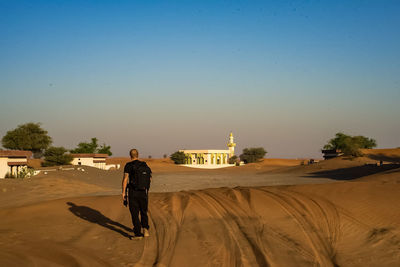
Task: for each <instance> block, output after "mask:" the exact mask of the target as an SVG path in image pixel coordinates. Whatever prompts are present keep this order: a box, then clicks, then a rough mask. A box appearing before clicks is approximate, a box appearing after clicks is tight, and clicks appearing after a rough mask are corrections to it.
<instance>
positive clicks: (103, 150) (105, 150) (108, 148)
mask: <svg viewBox="0 0 400 267" xmlns="http://www.w3.org/2000/svg"><path fill="white" fill-rule="evenodd" d="M97 153H100V154H107V155H109V156H111V155H112V152H111V146H107V145H106V144H104V143H103V145H102V146H101V147H100V148H99V149H98V150H97Z"/></svg>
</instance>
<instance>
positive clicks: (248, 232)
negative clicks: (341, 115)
mask: <svg viewBox="0 0 400 267" xmlns="http://www.w3.org/2000/svg"><path fill="white" fill-rule="evenodd" d="M364 153H365V156H364V157H362V158H357V159H355V160H348V159H343V158H337V159H332V160H329V161H321V162H319V163H316V164H312V165H308V166H307V165H306V166H301V165H300V161H298V160H297V161H296V160H279V159H268V160H267V159H266V160H264V161H262V162H260V163H256V164H249V165H246V166H241V167H232V168H227V169H219V170H198V169H192V168H185V167H182V166H177V165H174V164H172V163H171V162H170V161H169V160H166V159H152V160H146V161H148V163H149V165H150V167H151V168H152V169H153V172H154V176H153V184H152V188H151V193H150V197H149V209H150V214H149V215H150V224H151V225H150V227H151V229H150V234H151V236H150V237H149V238H145V239H144V240H131V239H130V236H131V235H132V234H133V233H132V229H131V227H132V223H131V220H130V215H129V211H128V209H127V208H126V207H124V206H123V205H122V199H121V196H120V186H121V178H122V171H121V170H116V171H102V170H98V169H94V168H90V167H84V170H85V171H79V170H76V169H75V170H51V169H48V170H47V171H46V174H45V173H44V172H42V173H40V174H39V175H38V176H35V177H33V178H30V179H25V180H20V179H4V180H0V218H1V219H0V237H1V238H0V266H57V265H61V266H152V265H156V266H398V265H399V262H400V193H399V192H400V164H398V163H399V158H400V149H392V150H385V151H383V150H382V151H378V150H371V151H365V152H364ZM380 160H382V161H383V163H384V164H383V166H377V165H376V164H377V163H379V161H380ZM110 161H113V162H110V163H118V162H120V163H123V162H126V161H127V159H125V158H114V159H110ZM378 165H379V164H378Z"/></svg>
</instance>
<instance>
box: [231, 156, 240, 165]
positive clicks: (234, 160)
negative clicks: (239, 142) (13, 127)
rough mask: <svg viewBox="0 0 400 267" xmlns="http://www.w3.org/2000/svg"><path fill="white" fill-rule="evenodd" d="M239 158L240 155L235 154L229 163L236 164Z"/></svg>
mask: <svg viewBox="0 0 400 267" xmlns="http://www.w3.org/2000/svg"><path fill="white" fill-rule="evenodd" d="M237 160H238V156H236V155H233V156H232V157H230V158H229V164H235V163H236V161H237Z"/></svg>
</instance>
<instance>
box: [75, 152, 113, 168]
mask: <svg viewBox="0 0 400 267" xmlns="http://www.w3.org/2000/svg"><path fill="white" fill-rule="evenodd" d="M71 155H72V157H73V159H72V165H85V166H90V167H95V168H99V169H102V170H104V169H105V168H106V158H107V157H108V155H107V154H95V153H93V154H90V153H81V154H71Z"/></svg>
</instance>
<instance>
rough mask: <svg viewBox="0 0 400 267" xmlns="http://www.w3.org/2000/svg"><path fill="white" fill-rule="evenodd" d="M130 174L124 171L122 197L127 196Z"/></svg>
mask: <svg viewBox="0 0 400 267" xmlns="http://www.w3.org/2000/svg"><path fill="white" fill-rule="evenodd" d="M128 180H129V174H128V173H126V172H124V176H123V177H122V199H125V197H126V186H127V185H128Z"/></svg>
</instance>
